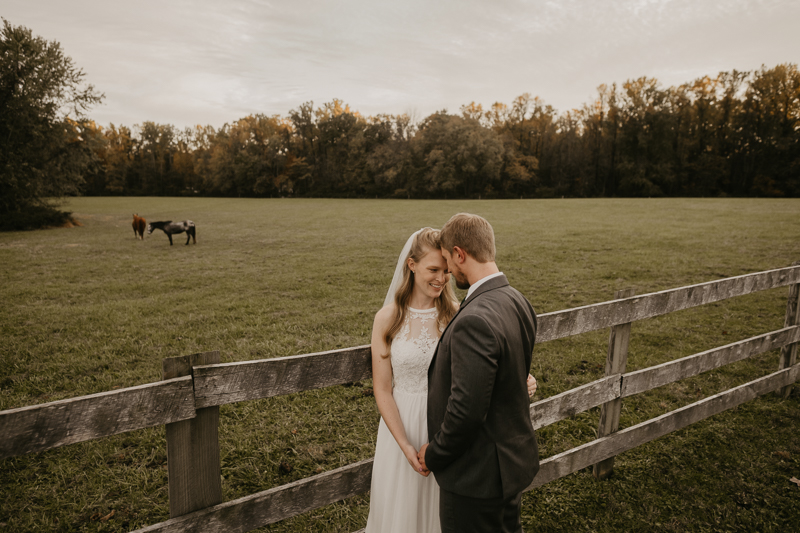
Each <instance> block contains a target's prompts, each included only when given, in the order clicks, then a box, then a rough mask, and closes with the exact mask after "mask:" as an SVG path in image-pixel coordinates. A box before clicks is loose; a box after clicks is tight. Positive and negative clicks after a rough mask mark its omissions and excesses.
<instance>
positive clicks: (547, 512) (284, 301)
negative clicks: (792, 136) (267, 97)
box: [0, 198, 800, 532]
mask: <svg viewBox="0 0 800 533" xmlns="http://www.w3.org/2000/svg"><path fill="white" fill-rule="evenodd" d="M66 208H67V209H69V210H72V211H74V213H75V215H76V217H77V218H78V219H79V220H80V221H81V222H82V224H83V226H82V227H78V228H71V229H53V230H45V231H36V232H25V233H3V234H0V272H1V273H2V284H0V299H2V302H3V305H2V306H0V328H2V329H1V331H2V343H0V409H2V410H4V409H11V408H15V407H21V406H26V405H34V404H39V403H44V402H49V401H54V400H59V399H63V398H71V397H75V396H80V395H85V394H91V393H96V392H102V391H107V390H113V389H116V388H124V387H130V386H134V385H139V384H144V383H150V382H154V381H158V380H159V379H160V377H161V361H162V359H163V358H165V357H172V356H177V355H185V354H189V353H195V352H199V351H206V350H219V351H220V352H221V354H222V361H223V362H231V361H244V360H250V359H260V358H270V357H282V356H288V355H295V354H301V353H309V352H315V351H322V350H329V349H333V348H341V347H348V346H356V345H362V344H366V343H368V342H369V335H370V330H371V327H372V318H373V315H374V313H375V311H377V309H378V307H379V306H380V305H381V303H382V302H383V298H384V296H385V291H386V289H387V287H388V285H389V281H390V278H391V275H392V271H393V269H394V265H395V262H396V259H397V254H398V253H399V250H400V248H401V247H402V245H403V243H404V242H405V240H406V238H407V237H408V235H409V234H411V233H412V232H413V231H415V230H417V229H419V228H420V227H422V226H433V227H441V226H442V225H443V224H444V222H446V220H447V219H448V218H449V217H450V216H451V215H452V214H454V213H456V212H459V211H469V212H473V213H478V214H481V215H483V216H485V217H486V218H487V219H489V220H490V221H491V222H492V224H493V225H494V228H495V233H496V235H497V249H498V257H497V260H498V264H499V266H500V268H501V270H503V271H504V272H505V273H506V275H507V276H508V277H509V279H510V281H511V283H512V284H513V285H514V286H516V287H517V288H518V289H519V290H520V291H522V293H523V294H525V296H526V297H527V298H528V299H529V300H530V301H531V303H532V304H533V306H534V308H535V309H536V311H537V312H538V313H545V312H549V311H556V310H560V309H565V308H570V307H575V306H580V305H586V304H591V303H595V302H601V301H605V300H609V299H611V297H612V296H613V293H614V291H615V290H616V289H620V288H626V287H635V288H636V291H637V294H644V293H647V292H653V291H657V290H663V289H669V288H674V287H679V286H684V285H689V284H693V283H700V282H705V281H710V280H714V279H719V278H723V277H728V276H736V275H740V274H745V273H751V272H758V271H761V270H768V269H773V268H780V267H784V266H788V265H790V264H791V263H792V262H794V261H796V260H800V240H799V239H798V237H800V220H798V213H800V200H765V199H724V200H723V199H658V200H656V199H638V200H530V201H526V200H520V201H381V200H375V201H372V200H318V199H311V200H289V199H273V200H266V199H264V200H255V199H200V198H191V199H187V198H77V199H72V200H71V201H69V203H68V204H67V205H66ZM133 212H137V213H139V214H140V215H142V216H144V217H145V218H147V219H148V220H149V221H155V220H168V219H172V220H183V219H192V220H194V221H195V223H196V224H197V242H198V243H197V245H196V246H195V245H189V246H184V244H183V243H184V242H185V236H181V235H178V236H176V237H175V238H174V241H175V245H174V246H172V247H170V246H169V243H168V241H167V237H166V236H165V235H164V234H163V233H161V232H156V233H154V234H153V235H151V236H149V237H146V239H145V241H144V242H142V241H137V240H135V239H134V237H133V230H132V228H131V219H132V217H131V213H133ZM787 292H788V291H787V289H785V288H781V289H776V290H773V291H767V292H764V293H759V294H756V295H751V296H746V297H741V298H737V299H733V300H728V301H725V302H722V303H719V304H712V305H709V306H704V307H701V308H697V309H692V310H688V311H683V312H678V313H674V314H671V315H668V316H666V317H662V318H658V319H652V320H647V321H643V322H637V323H635V324H634V325H633V328H632V335H631V347H630V355H629V361H628V370H634V369H638V368H645V367H648V366H652V365H654V364H658V363H661V362H664V361H668V360H672V359H676V358H678V357H683V356H686V355H690V354H692V353H696V352H699V351H702V350H705V349H709V348H712V347H715V346H720V345H723V344H727V343H730V342H735V341H737V340H741V339H744V338H747V337H749V336H752V335H757V334H761V333H765V332H767V331H771V330H775V329H778V328H780V327H782V326H783V320H784V313H785V308H786V296H787ZM607 338H608V332H607V331H601V332H595V333H590V334H585V335H581V336H578V337H573V338H569V339H564V340H561V341H554V342H549V343H545V344H542V345H537V347H536V348H535V350H534V360H533V365H532V372H533V373H534V375H536V376H537V378H538V380H539V392H538V393H537V398H536V399H541V398H545V397H548V396H551V395H554V394H557V393H559V392H563V391H565V390H568V389H571V388H574V387H576V386H578V385H581V384H583V383H587V382H589V381H592V380H595V379H598V378H599V377H601V376H602V374H603V368H604V362H605V357H606V343H607ZM777 359H778V356H777V352H770V353H768V354H765V355H763V356H759V357H756V358H754V359H752V360H748V361H745V362H741V363H737V364H734V365H730V366H729V367H725V368H724V369H720V370H718V371H714V372H710V373H707V374H704V375H701V376H698V377H695V378H691V379H688V380H684V381H681V382H679V383H675V384H672V385H669V386H665V387H662V388H660V389H657V390H654V391H650V392H648V393H645V394H642V395H639V396H636V397H633V398H628V399H625V400H624V401H623V411H622V420H621V426H622V427H628V426H630V425H633V424H636V423H638V422H641V421H644V420H647V419H649V418H652V417H654V416H658V415H660V414H663V413H666V412H668V411H671V410H673V409H676V408H678V407H680V406H683V405H687V404H689V403H692V402H695V401H697V400H699V399H702V398H704V397H707V396H709V395H713V394H715V393H717V392H720V391H723V390H726V389H728V388H730V387H732V386H736V385H739V384H742V383H745V382H747V381H750V380H752V379H755V378H757V377H760V376H763V375H766V374H769V373H771V372H773V371H775V370H776V369H777ZM370 385H371V384H370V383H369V382H368V381H365V382H362V383H359V384H356V385H355V386H350V387H331V388H328V389H323V390H317V391H309V392H305V393H300V394H295V395H290V396H285V397H278V398H271V399H268V400H261V401H251V402H242V403H239V404H233V405H226V406H223V407H222V408H221V417H220V440H221V449H222V451H221V453H222V475H223V492H224V497H225V499H226V500H230V499H234V498H238V497H241V496H245V495H247V494H251V493H254V492H258V491H261V490H265V489H268V488H271V487H275V486H279V485H282V484H284V483H287V482H290V481H294V480H297V479H302V478H304V477H308V476H310V475H313V474H315V473H317V472H322V471H327V470H331V469H334V468H338V467H340V466H344V465H346V464H348V463H351V462H354V461H357V460H361V459H365V458H368V457H371V456H372V455H373V453H374V442H375V433H376V431H377V425H378V424H377V423H378V412H377V409H376V408H375V405H374V399H373V398H372V397H371V396H369V394H368V389H369V387H370ZM598 417H599V409H593V410H591V411H589V412H587V413H583V414H581V415H578V416H576V417H574V418H572V419H570V420H567V421H563V422H559V423H557V424H554V425H553V426H550V427H547V428H545V429H543V430H541V431H540V432H539V433H538V435H539V440H540V447H541V454H542V457H547V456H550V455H553V454H555V453H559V452H561V451H564V450H567V449H569V448H571V447H573V446H576V445H579V444H582V443H585V442H589V441H590V440H592V439H594V438H595V436H596V428H597V422H598ZM799 429H800V394H798V392H797V390H795V391H794V392H793V393H792V396H791V397H790V398H789V399H787V400H784V399H779V398H777V397H775V396H774V395H770V396H766V397H763V398H761V399H758V400H755V401H753V402H750V403H748V404H745V405H743V406H741V407H739V408H737V409H734V410H732V411H729V412H726V413H723V414H721V415H717V416H715V417H712V418H711V419H709V420H706V421H704V422H701V423H698V424H695V425H693V426H690V427H689V428H687V429H684V430H682V431H679V432H676V433H674V434H671V435H669V436H667V437H664V438H661V439H659V440H657V441H655V442H653V443H650V444H648V445H645V446H642V447H639V448H637V449H635V450H632V451H630V452H627V453H625V454H623V455H621V456H620V457H618V458H617V462H616V466H615V474H614V476H613V477H612V478H611V479H609V480H606V481H602V482H598V481H595V480H594V479H593V478H592V476H591V474H590V472H588V471H582V472H579V473H576V474H573V475H571V476H569V477H567V478H564V479H561V480H558V481H556V482H553V483H550V484H548V485H546V486H544V487H542V488H540V489H537V490H534V491H532V492H531V493H529V494H527V495H526V496H525V497H524V499H523V525H524V526H525V528H526V529H527V530H528V531H547V532H558V531H609V532H611V531H650V530H659V531H788V530H791V529H792V528H794V527H796V524H797V523H798V521H800V487H798V486H797V485H796V484H794V483H792V482H791V481H790V478H792V477H796V478H800V438H798V430H799ZM0 438H2V437H0ZM165 463H166V443H165V431H164V428H163V427H158V428H152V429H147V430H141V431H135V432H131V433H127V434H123V435H118V436H114V437H109V438H105V439H100V440H97V441H91V442H87V443H82V444H76V445H71V446H66V447H63V448H59V449H55V450H51V451H48V452H44V453H40V454H33V455H27V456H22V457H15V458H11V459H6V460H3V461H2V462H0V492H2V495H3V497H2V500H0V531H129V530H132V529H136V528H139V527H142V526H145V525H148V524H153V523H156V522H159V521H162V520H165V519H167V518H168V515H169V512H168V500H167V476H166V467H165ZM281 463H286V464H288V465H290V466H291V467H292V470H291V472H289V473H288V474H287V473H283V472H282V470H281V469H280V464H281ZM368 506H369V497H368V494H365V495H362V496H358V497H354V498H351V499H349V500H346V501H344V502H340V503H337V504H334V505H331V506H328V507H325V508H322V509H319V510H316V511H313V512H310V513H307V514H305V515H302V516H299V517H296V518H293V519H290V520H286V521H283V522H280V523H277V524H274V525H272V526H268V527H265V528H264V529H263V530H264V531H274V532H290V531H339V532H350V531H354V530H357V529H360V528H362V527H364V525H365V523H366V516H367V513H368Z"/></svg>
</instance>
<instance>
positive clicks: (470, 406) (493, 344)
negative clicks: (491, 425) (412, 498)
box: [425, 315, 500, 473]
mask: <svg viewBox="0 0 800 533" xmlns="http://www.w3.org/2000/svg"><path fill="white" fill-rule="evenodd" d="M452 327H453V328H454V329H453V335H452V340H451V342H450V352H451V376H452V382H451V383H452V385H451V388H450V398H449V399H448V401H447V409H446V411H445V415H444V420H443V422H442V425H441V429H440V430H439V431H438V432H437V433H436V434H435V435H433V436H431V438H430V443H429V445H428V449H427V451H426V452H425V463H426V464H427V466H428V468H430V470H431V471H432V472H434V473H436V471H437V470H440V469H442V468H444V467H446V466H447V465H449V464H450V463H452V462H453V461H455V460H456V459H458V458H459V457H460V456H461V455H463V454H464V453H465V452H466V451H467V449H468V448H469V446H470V444H471V443H472V442H473V441H474V440H475V438H476V437H477V436H478V433H479V431H480V429H481V426H482V425H483V423H484V421H485V420H486V415H487V413H488V411H489V405H490V404H491V400H492V391H493V389H494V382H495V377H496V375H497V364H498V359H499V354H500V344H499V342H498V340H497V338H496V337H495V334H494V332H493V331H492V329H491V328H490V327H489V325H488V324H487V323H486V321H485V320H484V319H483V318H481V317H479V316H475V315H467V316H464V317H462V318H461V319H459V320H458V321H457V322H455V323H454V324H453V325H452Z"/></svg>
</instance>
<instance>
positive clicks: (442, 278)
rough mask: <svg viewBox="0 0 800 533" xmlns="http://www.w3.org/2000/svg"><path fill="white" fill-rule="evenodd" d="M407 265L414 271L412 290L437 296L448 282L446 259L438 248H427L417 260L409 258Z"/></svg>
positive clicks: (433, 296) (432, 296)
mask: <svg viewBox="0 0 800 533" xmlns="http://www.w3.org/2000/svg"><path fill="white" fill-rule="evenodd" d="M408 266H409V268H411V270H413V271H414V290H415V291H421V292H422V294H424V295H425V296H429V297H431V298H438V297H439V295H440V294H442V291H443V290H444V286H445V284H446V283H449V282H450V274H449V273H448V272H447V261H445V260H444V257H442V254H441V252H439V250H428V252H427V253H426V254H425V255H424V256H422V259H420V260H419V261H418V262H415V261H414V260H413V259H411V258H409V259H408Z"/></svg>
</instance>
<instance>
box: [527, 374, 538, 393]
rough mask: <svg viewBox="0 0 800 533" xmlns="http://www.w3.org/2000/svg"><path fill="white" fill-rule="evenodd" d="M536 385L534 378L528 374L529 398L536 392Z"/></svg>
mask: <svg viewBox="0 0 800 533" xmlns="http://www.w3.org/2000/svg"><path fill="white" fill-rule="evenodd" d="M536 387H537V385H536V378H535V377H533V376H532V375H530V374H528V396H530V397H531V398H533V395H534V394H536Z"/></svg>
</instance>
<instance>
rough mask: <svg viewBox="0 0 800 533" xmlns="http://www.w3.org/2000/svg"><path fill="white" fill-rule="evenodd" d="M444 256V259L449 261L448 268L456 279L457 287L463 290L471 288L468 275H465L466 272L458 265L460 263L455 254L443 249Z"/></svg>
mask: <svg viewBox="0 0 800 533" xmlns="http://www.w3.org/2000/svg"><path fill="white" fill-rule="evenodd" d="M442 257H444V260H445V261H447V270H449V271H450V274H452V275H453V277H454V278H455V279H456V287H458V288H459V289H461V290H467V289H469V281H468V280H467V276H465V275H464V272H462V271H461V269H460V268H459V267H458V263H457V262H456V260H455V257H453V254H451V253H450V252H448V251H447V250H445V249H442Z"/></svg>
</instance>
